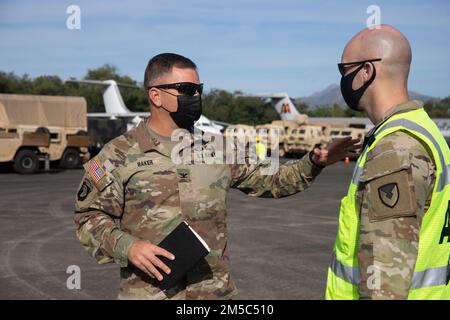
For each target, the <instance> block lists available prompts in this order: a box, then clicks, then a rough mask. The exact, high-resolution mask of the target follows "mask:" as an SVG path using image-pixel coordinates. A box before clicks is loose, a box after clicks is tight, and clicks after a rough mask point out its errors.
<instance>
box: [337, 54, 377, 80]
mask: <svg viewBox="0 0 450 320" xmlns="http://www.w3.org/2000/svg"><path fill="white" fill-rule="evenodd" d="M375 61H381V58H378V59H369V60H361V61H354V62H345V63H338V64H337V65H338V69H339V73H340V74H341V76H343V75H345V69H346V67H348V66H353V65H358V64H363V63H366V62H375Z"/></svg>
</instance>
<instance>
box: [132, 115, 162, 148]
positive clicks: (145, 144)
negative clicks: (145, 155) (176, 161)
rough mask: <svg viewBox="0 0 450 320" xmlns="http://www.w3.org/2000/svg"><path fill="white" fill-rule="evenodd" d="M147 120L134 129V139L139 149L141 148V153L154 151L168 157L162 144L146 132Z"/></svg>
mask: <svg viewBox="0 0 450 320" xmlns="http://www.w3.org/2000/svg"><path fill="white" fill-rule="evenodd" d="M147 119H148V118H146V119H144V120H143V121H141V123H139V125H138V126H137V128H136V138H137V141H138V144H139V148H141V151H142V152H147V151H150V150H156V151H158V152H159V153H161V154H163V155H165V156H166V157H170V154H169V152H168V151H167V149H166V148H164V146H163V144H162V143H161V142H160V141H159V140H158V139H157V138H156V137H155V136H154V135H152V134H151V132H150V131H149V130H148V127H147Z"/></svg>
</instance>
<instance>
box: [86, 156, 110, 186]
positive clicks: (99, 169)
mask: <svg viewBox="0 0 450 320" xmlns="http://www.w3.org/2000/svg"><path fill="white" fill-rule="evenodd" d="M88 172H89V175H90V176H91V178H92V180H94V182H98V181H100V179H101V178H103V177H104V176H105V175H106V172H105V167H104V166H103V165H100V163H99V162H98V160H97V159H94V160H92V162H91V164H90V165H89V168H88Z"/></svg>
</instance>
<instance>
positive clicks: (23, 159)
mask: <svg viewBox="0 0 450 320" xmlns="http://www.w3.org/2000/svg"><path fill="white" fill-rule="evenodd" d="M13 167H14V171H15V172H17V173H20V174H32V173H36V172H37V171H38V170H39V156H38V155H37V154H36V152H35V151H33V150H30V149H22V150H20V151H19V152H17V154H16V156H15V157H14V165H13Z"/></svg>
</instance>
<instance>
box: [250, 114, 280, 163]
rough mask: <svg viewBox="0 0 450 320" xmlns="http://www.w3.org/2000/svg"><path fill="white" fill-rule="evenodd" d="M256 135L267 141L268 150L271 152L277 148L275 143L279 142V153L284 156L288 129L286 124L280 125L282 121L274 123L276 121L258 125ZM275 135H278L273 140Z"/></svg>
mask: <svg viewBox="0 0 450 320" xmlns="http://www.w3.org/2000/svg"><path fill="white" fill-rule="evenodd" d="M275 121H278V120H275ZM256 135H257V138H259V139H261V140H260V141H264V142H265V143H267V151H268V153H269V154H270V153H271V152H272V150H273V149H275V148H276V144H275V143H276V142H278V155H279V156H280V157H284V156H285V155H286V152H285V147H284V142H285V135H286V131H285V129H284V126H282V125H280V123H278V122H276V123H275V124H274V122H272V123H267V124H262V125H258V126H256ZM274 135H277V138H276V139H274V140H273V141H272V138H273V137H274Z"/></svg>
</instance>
